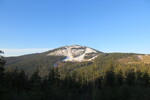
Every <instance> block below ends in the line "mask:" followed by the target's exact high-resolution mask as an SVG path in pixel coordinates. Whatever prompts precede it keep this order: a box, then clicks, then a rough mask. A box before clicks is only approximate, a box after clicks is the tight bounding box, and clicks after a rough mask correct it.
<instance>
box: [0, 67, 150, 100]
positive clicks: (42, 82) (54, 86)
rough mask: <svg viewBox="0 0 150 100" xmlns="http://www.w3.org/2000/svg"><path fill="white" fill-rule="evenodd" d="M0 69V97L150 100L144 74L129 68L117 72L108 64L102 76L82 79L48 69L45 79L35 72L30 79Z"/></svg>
mask: <svg viewBox="0 0 150 100" xmlns="http://www.w3.org/2000/svg"><path fill="white" fill-rule="evenodd" d="M3 71H4V70H2V69H1V71H0V74H1V83H0V100H150V77H149V75H148V73H146V72H145V73H143V72H140V71H135V70H129V71H128V72H127V73H123V72H122V71H121V70H120V71H118V72H117V73H116V72H114V68H113V67H110V68H109V69H108V70H107V71H106V72H105V74H104V75H103V76H99V77H98V78H95V76H94V75H95V73H93V80H92V81H88V82H87V81H85V78H83V77H82V76H80V77H79V76H77V75H76V72H74V73H69V72H66V73H65V74H64V75H65V77H63V78H62V77H61V76H60V73H59V69H58V68H51V70H50V73H49V75H48V76H46V77H45V78H41V77H40V76H39V74H38V71H36V72H35V73H34V74H33V75H32V76H31V77H30V78H29V77H28V76H27V75H26V74H25V73H24V71H23V70H22V71H18V70H17V69H16V70H14V71H12V72H7V73H4V72H3Z"/></svg>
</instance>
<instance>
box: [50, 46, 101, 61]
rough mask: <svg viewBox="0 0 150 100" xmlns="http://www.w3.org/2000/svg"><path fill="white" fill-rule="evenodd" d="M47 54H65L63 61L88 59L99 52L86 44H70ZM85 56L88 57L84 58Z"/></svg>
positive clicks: (94, 56)
mask: <svg viewBox="0 0 150 100" xmlns="http://www.w3.org/2000/svg"><path fill="white" fill-rule="evenodd" d="M47 55H49V56H66V58H65V59H64V60H63V61H90V60H92V59H94V58H96V57H97V55H99V52H98V51H96V50H94V49H92V48H89V47H86V46H80V45H71V46H64V47H61V48H58V49H55V50H53V52H51V53H49V54H47ZM87 56H88V58H87V59H86V57H87Z"/></svg>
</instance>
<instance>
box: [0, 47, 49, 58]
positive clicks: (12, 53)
mask: <svg viewBox="0 0 150 100" xmlns="http://www.w3.org/2000/svg"><path fill="white" fill-rule="evenodd" d="M0 50H1V51H3V52H4V54H2V55H3V56H5V57H9V56H20V55H25V54H32V53H41V52H45V51H48V50H51V49H50V48H31V49H6V48H0Z"/></svg>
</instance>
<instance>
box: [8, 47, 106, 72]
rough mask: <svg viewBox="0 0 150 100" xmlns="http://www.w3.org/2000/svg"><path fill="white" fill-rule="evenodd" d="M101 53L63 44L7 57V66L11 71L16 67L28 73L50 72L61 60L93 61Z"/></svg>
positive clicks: (63, 61)
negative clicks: (37, 71) (43, 50)
mask: <svg viewBox="0 0 150 100" xmlns="http://www.w3.org/2000/svg"><path fill="white" fill-rule="evenodd" d="M101 54H103V53H102V52H100V51H98V50H95V49H92V48H90V47H86V46H80V45H71V46H63V47H59V48H56V49H53V50H49V51H46V52H43V53H36V54H29V55H23V56H18V57H6V58H5V60H6V62H7V63H6V65H5V68H6V70H9V71H11V70H12V69H15V68H17V69H19V70H25V71H26V72H27V73H28V74H32V73H33V72H34V71H35V70H36V69H39V70H40V73H42V74H43V73H44V74H48V72H49V68H51V67H54V66H57V65H58V63H60V62H61V63H65V62H68V61H69V62H72V63H77V62H83V61H92V60H93V59H94V58H96V57H97V56H99V55H101ZM80 66H81V65H80Z"/></svg>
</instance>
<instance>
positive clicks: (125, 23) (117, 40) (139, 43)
mask: <svg viewBox="0 0 150 100" xmlns="http://www.w3.org/2000/svg"><path fill="white" fill-rule="evenodd" d="M0 37H1V38H0V49H2V50H3V51H4V52H5V56H10V55H20V54H25V53H30V52H29V51H30V50H31V51H32V52H41V51H44V50H48V49H53V48H57V47H60V46H64V45H72V44H79V45H84V46H89V47H92V48H95V49H98V50H100V51H103V52H136V53H148V54H150V1H149V0H0ZM17 50H20V52H18V51H17ZM21 50H22V51H21ZM26 51H28V52H26ZM12 52H13V53H12Z"/></svg>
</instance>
